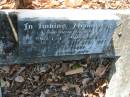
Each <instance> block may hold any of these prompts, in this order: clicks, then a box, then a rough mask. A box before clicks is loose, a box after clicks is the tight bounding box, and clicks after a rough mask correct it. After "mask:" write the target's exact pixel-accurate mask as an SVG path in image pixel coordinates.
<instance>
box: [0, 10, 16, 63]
mask: <svg viewBox="0 0 130 97" xmlns="http://www.w3.org/2000/svg"><path fill="white" fill-rule="evenodd" d="M10 15H11V17H10V19H15V21H16V20H17V19H16V18H15V17H14V16H16V15H15V14H13V13H10V14H9V16H10ZM14 25H15V27H16V23H14ZM16 58H17V43H16V41H15V39H14V36H13V32H12V28H11V26H10V23H9V20H8V18H7V14H6V12H4V11H0V64H14V63H15V62H16Z"/></svg>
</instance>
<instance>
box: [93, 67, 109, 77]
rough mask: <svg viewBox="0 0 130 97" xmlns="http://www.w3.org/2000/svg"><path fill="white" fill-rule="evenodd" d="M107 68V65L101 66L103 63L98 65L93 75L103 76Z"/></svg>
mask: <svg viewBox="0 0 130 97" xmlns="http://www.w3.org/2000/svg"><path fill="white" fill-rule="evenodd" d="M107 68H108V65H107V66H106V67H105V66H103V65H100V66H99V67H98V68H97V69H96V72H95V75H96V76H99V77H101V76H103V75H104V73H105V71H106V70H107Z"/></svg>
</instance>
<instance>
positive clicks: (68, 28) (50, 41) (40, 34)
mask: <svg viewBox="0 0 130 97" xmlns="http://www.w3.org/2000/svg"><path fill="white" fill-rule="evenodd" d="M112 25H113V24H109V25H108V23H106V22H102V23H100V22H98V21H97V22H96V21H95V22H93V21H87V22H86V21H80V22H79V21H67V20H66V21H60V20H59V21H56V20H45V21H25V20H24V21H21V24H20V27H21V28H22V29H23V31H22V32H24V33H23V34H22V35H20V36H21V38H20V40H21V42H20V44H21V47H23V48H21V49H25V50H20V51H23V53H22V54H25V55H26V54H27V55H30V54H31V56H32V55H33V54H32V53H34V56H62V55H76V54H86V53H101V52H102V49H103V47H104V45H105V42H106V40H107V38H106V36H107V37H110V35H111V33H110V30H113V29H112ZM25 51H27V52H25ZM31 52H32V53H31ZM29 53H30V54H29Z"/></svg>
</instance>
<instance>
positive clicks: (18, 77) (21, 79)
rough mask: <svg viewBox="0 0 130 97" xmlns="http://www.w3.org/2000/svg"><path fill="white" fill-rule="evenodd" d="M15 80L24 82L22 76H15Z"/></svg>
mask: <svg viewBox="0 0 130 97" xmlns="http://www.w3.org/2000/svg"><path fill="white" fill-rule="evenodd" d="M15 81H16V82H20V83H22V82H24V78H23V77H22V76H17V77H16V78H15Z"/></svg>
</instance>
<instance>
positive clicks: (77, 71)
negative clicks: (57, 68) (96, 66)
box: [65, 67, 83, 75]
mask: <svg viewBox="0 0 130 97" xmlns="http://www.w3.org/2000/svg"><path fill="white" fill-rule="evenodd" d="M77 73H83V68H82V67H81V68H78V69H74V70H69V71H67V72H66V73H65V75H73V74H77Z"/></svg>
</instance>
